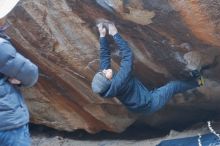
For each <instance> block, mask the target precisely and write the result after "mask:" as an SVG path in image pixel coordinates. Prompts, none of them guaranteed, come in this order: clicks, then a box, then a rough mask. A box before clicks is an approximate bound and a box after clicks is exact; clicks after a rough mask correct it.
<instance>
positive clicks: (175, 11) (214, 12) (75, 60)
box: [7, 0, 220, 133]
mask: <svg viewBox="0 0 220 146" xmlns="http://www.w3.org/2000/svg"><path fill="white" fill-rule="evenodd" d="M219 7H220V2H219V1H218V0H169V1H168V0H96V1H94V0H35V1H34V0H22V1H21V2H20V3H19V4H18V6H17V7H16V8H15V9H14V10H13V12H12V13H11V14H10V15H9V17H8V21H9V23H10V24H11V27H10V29H8V31H7V33H8V34H9V36H10V37H11V38H12V40H13V42H14V44H15V46H16V47H17V49H18V51H20V52H21V53H22V54H24V55H25V56H26V57H28V58H30V60H32V61H33V62H35V63H36V64H37V65H38V66H39V68H40V78H39V82H38V83H37V85H36V86H35V87H34V88H30V89H25V90H24V95H25V97H26V100H27V102H28V105H29V109H30V113H31V122H33V123H36V124H43V125H47V126H49V127H53V128H55V129H58V130H65V131H74V130H76V129H85V130H87V131H88V132H91V133H95V132H98V131H101V130H108V131H114V132H121V131H123V130H125V129H126V128H127V127H128V126H129V125H131V124H132V123H134V121H135V120H136V119H137V115H135V114H133V113H130V112H128V111H127V110H126V109H125V108H124V107H123V106H122V105H121V104H120V102H119V101H118V100H117V99H109V100H104V99H102V98H100V97H99V96H98V95H95V94H93V93H92V91H91V88H90V82H91V80H92V77H93V75H94V74H95V72H96V70H97V69H98V64H99V40H98V32H97V29H96V27H95V22H96V20H97V19H99V18H104V19H108V20H111V21H113V22H115V23H116V26H117V27H118V29H119V31H120V33H121V34H122V36H123V37H124V38H125V39H126V40H127V41H128V42H129V44H130V46H131V47H132V50H133V52H134V55H135V60H134V68H135V71H134V72H135V74H136V76H137V77H138V78H139V79H140V80H141V81H142V82H143V83H144V84H145V85H146V87H147V88H149V89H153V88H156V87H160V86H162V85H163V84H165V83H166V82H167V81H170V80H175V79H184V78H186V77H187V71H186V61H184V59H183V56H184V54H185V53H189V52H191V51H193V52H194V53H195V52H197V53H198V54H204V56H205V57H203V58H204V60H205V62H209V63H211V65H210V66H209V67H210V69H209V70H207V71H205V76H206V77H207V78H208V79H207V87H202V88H199V89H198V90H193V91H191V92H187V93H184V94H179V95H177V96H175V97H174V98H173V99H172V100H171V102H170V103H169V104H168V105H167V106H166V107H165V108H164V109H162V110H160V111H159V112H157V113H155V114H154V115H152V116H149V117H146V118H143V120H142V121H144V122H145V123H147V124H149V125H151V126H155V127H166V128H174V127H176V126H186V125H188V124H190V123H192V122H197V121H201V120H206V119H209V118H217V117H218V114H219V109H220V107H219V106H218V105H219V104H218V103H220V98H219V95H220V77H219V72H220V65H219V64H218V62H219V61H220V60H219V54H220V53H219V52H220V41H219V40H220V17H219V16H220V9H219ZM109 41H110V42H111V43H112V39H111V38H110V39H109ZM112 44H113V43H112ZM111 48H112V50H113V52H112V57H113V59H112V64H113V66H114V67H115V68H117V67H118V65H119V55H118V51H117V49H116V46H115V45H111ZM197 53H195V54H196V55H192V56H200V55H198V54H197ZM189 59H190V57H189ZM192 59H193V58H192Z"/></svg>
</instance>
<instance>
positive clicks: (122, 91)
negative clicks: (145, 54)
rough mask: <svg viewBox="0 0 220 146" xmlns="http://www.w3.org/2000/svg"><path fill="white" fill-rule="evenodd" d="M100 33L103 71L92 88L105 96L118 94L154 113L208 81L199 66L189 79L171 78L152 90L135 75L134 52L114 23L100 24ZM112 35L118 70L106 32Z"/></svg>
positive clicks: (129, 104)
mask: <svg viewBox="0 0 220 146" xmlns="http://www.w3.org/2000/svg"><path fill="white" fill-rule="evenodd" d="M97 27H98V30H99V34H100V71H99V72H97V73H96V74H95V76H94V78H93V80H92V85H91V86H92V90H93V92H94V93H97V94H99V95H100V96H102V97H104V98H112V97H117V98H118V99H119V100H120V101H121V103H122V104H123V105H125V107H127V108H128V109H129V110H130V111H133V112H136V113H141V114H145V115H148V114H151V113H154V112H156V111H158V110H159V109H161V108H162V107H163V106H164V105H165V104H166V103H167V102H168V101H169V100H170V98H171V97H172V96H174V95H175V94H177V93H183V92H185V91H187V90H190V89H194V88H197V87H199V86H202V85H204V80H203V78H202V76H201V74H200V71H199V70H193V71H191V76H192V77H191V79H190V80H188V81H171V82H169V83H167V84H166V85H164V86H162V87H160V88H158V89H156V90H153V91H149V90H148V89H147V88H146V87H145V86H144V85H143V84H142V83H141V82H140V81H139V80H138V79H137V78H136V77H135V76H134V75H133V53H132V50H131V49H130V47H129V45H128V43H127V42H126V41H125V40H124V39H123V38H122V36H121V35H120V34H119V33H118V30H117V28H116V27H115V25H114V24H113V23H109V24H108V25H106V24H104V25H103V23H99V24H98V25H97ZM107 30H108V33H109V35H111V36H112V37H113V39H114V41H115V42H116V44H117V45H118V47H119V51H120V58H121V61H120V68H119V70H118V72H113V70H112V69H111V63H110V62H111V58H110V56H111V55H110V52H111V51H110V49H109V46H108V42H107V39H106V33H107Z"/></svg>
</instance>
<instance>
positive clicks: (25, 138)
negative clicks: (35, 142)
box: [0, 125, 31, 146]
mask: <svg viewBox="0 0 220 146" xmlns="http://www.w3.org/2000/svg"><path fill="white" fill-rule="evenodd" d="M0 146H31V139H30V134H29V128H28V125H24V126H22V127H19V128H16V129H11V130H4V131H0Z"/></svg>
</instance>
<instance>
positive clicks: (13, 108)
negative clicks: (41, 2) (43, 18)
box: [0, 0, 38, 146]
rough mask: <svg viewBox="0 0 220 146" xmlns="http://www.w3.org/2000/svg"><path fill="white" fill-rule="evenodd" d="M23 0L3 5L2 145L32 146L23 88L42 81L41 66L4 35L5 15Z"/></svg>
mask: <svg viewBox="0 0 220 146" xmlns="http://www.w3.org/2000/svg"><path fill="white" fill-rule="evenodd" d="M18 1H19V0H5V1H2V2H1V5H0V119H1V122H0V146H30V145H31V140H30V135H29V128H28V122H29V112H28V108H27V105H26V104H25V101H24V97H23V96H22V94H21V92H20V90H19V87H20V86H23V87H31V86H33V85H34V84H35V83H36V82H37V80H38V67H37V66H36V65H35V64H33V63H32V62H31V61H30V60H29V59H27V58H25V57H24V56H22V55H21V54H20V53H18V52H17V51H16V49H15V48H14V46H13V45H12V44H11V42H10V38H9V37H8V36H7V35H6V34H5V33H4V30H5V29H6V28H7V27H6V25H5V24H4V20H5V16H6V15H7V14H8V13H9V12H10V11H11V10H12V8H13V7H14V6H15V5H16V4H17V3H18Z"/></svg>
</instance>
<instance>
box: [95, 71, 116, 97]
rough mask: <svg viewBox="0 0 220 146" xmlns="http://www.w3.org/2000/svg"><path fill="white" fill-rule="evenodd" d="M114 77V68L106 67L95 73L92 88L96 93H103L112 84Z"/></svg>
mask: <svg viewBox="0 0 220 146" xmlns="http://www.w3.org/2000/svg"><path fill="white" fill-rule="evenodd" d="M112 77H113V71H112V69H104V70H102V71H100V72H98V73H96V74H95V76H94V78H93V80H92V90H93V92H94V93H99V94H102V93H104V92H105V91H106V90H107V89H108V88H109V87H110V85H111V80H112Z"/></svg>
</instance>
